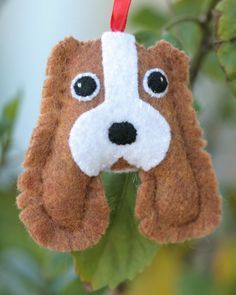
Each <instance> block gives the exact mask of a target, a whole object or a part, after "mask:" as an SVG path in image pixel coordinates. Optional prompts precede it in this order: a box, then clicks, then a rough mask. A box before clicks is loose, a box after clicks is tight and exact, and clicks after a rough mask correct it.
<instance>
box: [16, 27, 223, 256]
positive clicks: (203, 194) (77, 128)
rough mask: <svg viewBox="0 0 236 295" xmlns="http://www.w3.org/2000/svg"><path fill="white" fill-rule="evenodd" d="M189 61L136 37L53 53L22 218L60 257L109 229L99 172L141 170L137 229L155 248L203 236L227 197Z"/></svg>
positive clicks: (67, 45) (21, 199) (109, 38)
mask: <svg viewBox="0 0 236 295" xmlns="http://www.w3.org/2000/svg"><path fill="white" fill-rule="evenodd" d="M188 71H189V69H188V58H187V56H186V55H185V54H184V53H183V52H181V51H179V50H178V49H176V48H174V47H173V46H172V45H171V44H169V43H168V42H166V41H159V42H158V43H157V44H156V45H155V46H154V47H151V48H148V49H145V48H144V47H143V46H140V45H138V44H137V43H136V42H135V38H134V36H133V35H130V34H127V33H123V32H106V33H104V34H103V35H102V37H101V39H99V40H95V41H88V42H80V41H77V40H75V39H73V38H67V39H65V40H64V41H62V42H60V43H59V44H58V45H56V47H55V48H54V49H53V51H52V54H51V57H50V58H49V61H48V66H47V80H46V82H45V84H44V88H43V98H42V105H41V113H40V118H39V122H38V126H37V127H36V129H35V130H34V132H33V136H32V139H31V144H30V147H29V150H28V152H27V155H26V158H25V161H24V167H25V168H26V170H25V172H24V173H23V174H22V175H21V176H20V178H19V182H18V183H19V189H20V190H21V191H22V192H21V194H20V195H19V196H18V199H17V204H18V206H19V208H21V209H22V212H21V214H20V218H21V220H22V221H23V223H24V224H25V226H26V228H27V229H28V231H29V233H30V234H31V236H32V237H33V239H34V240H35V241H37V242H38V243H39V244H41V245H42V246H45V247H47V248H50V249H54V250H57V251H75V250H84V249H86V248H88V247H92V246H93V245H95V244H96V243H97V242H98V241H99V240H100V239H101V237H102V235H103V234H104V233H105V232H106V229H107V226H108V224H109V206H108V203H107V200H106V197H105V194H104V191H103V187H102V184H101V181H100V177H99V174H100V173H101V172H102V171H107V170H111V171H113V172H121V171H130V170H138V171H139V176H140V181H141V184H140V186H139V189H138V194H137V199H136V208H135V212H136V218H137V219H138V220H139V229H140V232H141V233H142V234H143V235H145V236H146V237H148V238H149V239H152V240H155V241H156V242H158V243H174V242H181V241H185V240H189V239H192V238H198V237H203V236H205V235H207V234H209V233H210V232H212V231H213V230H214V229H215V227H216V226H217V224H218V223H219V221H220V203H221V202H220V196H219V192H218V188H217V182H216V178H215V173H214V171H213V169H212V164H211V160H210V157H209V155H208V154H207V153H206V152H205V151H204V150H203V147H204V141H203V139H202V131H201V129H200V127H199V124H198V121H197V118H196V114H195V111H194V109H193V107H192V94H191V92H190V91H189V89H188V87H187V84H188Z"/></svg>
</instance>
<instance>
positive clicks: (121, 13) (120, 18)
mask: <svg viewBox="0 0 236 295" xmlns="http://www.w3.org/2000/svg"><path fill="white" fill-rule="evenodd" d="M130 4H131V0H115V1H114V6H113V11H112V16H111V22H110V28H111V31H112V32H124V30H125V27H126V23H127V18H128V14H129V8H130Z"/></svg>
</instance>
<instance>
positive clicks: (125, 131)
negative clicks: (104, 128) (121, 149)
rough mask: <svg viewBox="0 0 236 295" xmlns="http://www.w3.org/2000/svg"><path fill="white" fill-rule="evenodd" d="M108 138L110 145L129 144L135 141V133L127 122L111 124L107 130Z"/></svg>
mask: <svg viewBox="0 0 236 295" xmlns="http://www.w3.org/2000/svg"><path fill="white" fill-rule="evenodd" d="M108 136H109V139H110V141H111V142H112V143H115V144H118V145H125V144H131V143H133V142H135V140H136V136H137V131H136V129H135V128H134V126H133V125H132V124H130V123H129V122H121V123H113V124H112V125H111V127H110V128H109V132H108Z"/></svg>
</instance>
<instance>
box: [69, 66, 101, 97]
mask: <svg viewBox="0 0 236 295" xmlns="http://www.w3.org/2000/svg"><path fill="white" fill-rule="evenodd" d="M99 91H100V82H99V79H98V77H97V76H96V75H95V74H93V73H89V72H88V73H82V74H79V75H77V76H76V77H75V78H74V79H73V81H72V83H71V94H72V96H73V97H74V98H76V99H78V100H81V101H88V100H91V99H93V98H94V97H96V96H97V95H98V93H99Z"/></svg>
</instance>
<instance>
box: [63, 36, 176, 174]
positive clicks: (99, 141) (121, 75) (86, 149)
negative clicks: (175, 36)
mask: <svg viewBox="0 0 236 295" xmlns="http://www.w3.org/2000/svg"><path fill="white" fill-rule="evenodd" d="M102 55H103V60H102V62H103V72H104V87H105V101H104V102H103V103H102V104H101V105H99V106H97V107H96V108H94V109H91V110H90V111H88V112H85V113H83V114H82V115H81V116H80V117H79V118H78V119H77V120H76V121H75V123H74V125H73V127H72V129H71V132H70V136H69V146H70V150H71V153H72V156H73V159H74V161H75V162H76V163H77V165H78V166H79V168H80V169H81V170H82V171H83V172H84V173H85V174H87V175H88V176H97V175H98V174H99V173H100V172H101V171H104V170H109V169H110V168H111V166H112V165H113V164H114V163H116V162H117V161H118V160H119V159H120V158H123V159H124V160H126V161H127V162H128V163H129V164H130V165H133V166H135V167H137V168H141V169H143V170H145V171H148V170H150V169H151V168H153V167H155V166H157V165H158V164H159V163H160V162H161V161H162V160H163V159H164V158H165V156H166V153H167V151H168V149H169V145H170V141H171V132H170V126H169V124H168V123H167V121H166V120H165V118H164V117H163V116H162V115H161V114H160V112H159V111H158V110H156V109H154V108H153V107H152V106H151V105H150V104H148V103H146V102H144V101H143V100H141V99H140V98H139V93H138V57H137V49H136V45H135V39H134V37H133V36H132V35H129V34H126V33H120V32H115V33H114V32H108V33H104V34H103V36H102ZM153 73H154V74H153ZM86 74H88V73H86ZM80 75H81V74H79V75H78V76H77V77H76V78H75V79H74V80H73V82H72V87H71V89H72V96H73V97H74V91H73V90H74V88H73V85H74V84H73V83H74V82H76V81H77V80H78V78H80V77H81V76H80ZM92 77H94V76H92ZM76 79H77V80H76ZM87 82H89V81H87ZM95 82H96V81H95ZM158 83H159V84H158ZM157 84H158V85H157ZM78 86H81V84H79V85H78ZM87 86H89V87H87V89H90V90H91V91H90V92H92V90H94V89H95V84H94V83H92V81H90V82H89V83H87ZM99 87H100V84H99ZM144 89H145V90H146V91H152V94H151V92H150V95H152V96H153V97H161V96H164V95H165V94H166V92H167V89H168V78H167V76H166V74H165V73H164V72H163V71H162V70H161V69H158V68H157V69H151V71H150V72H149V73H147V74H146V75H145V77H144ZM80 90H81V92H79V91H78V93H79V94H80V93H85V94H86V91H85V90H84V91H83V89H82V88H81V89H80ZM95 93H96V90H94V92H93V94H92V95H93V97H95V96H94V94H95ZM148 93H149V92H148ZM97 94H98V92H97ZM97 94H96V95H97ZM154 99H155V98H154ZM163 99H164V98H163ZM81 100H83V99H81ZM85 100H86V99H85ZM84 103H86V102H84Z"/></svg>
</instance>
